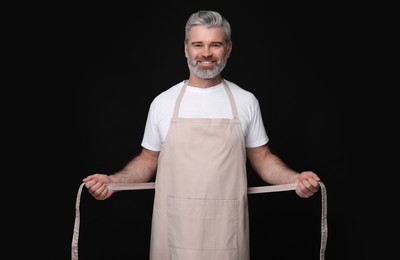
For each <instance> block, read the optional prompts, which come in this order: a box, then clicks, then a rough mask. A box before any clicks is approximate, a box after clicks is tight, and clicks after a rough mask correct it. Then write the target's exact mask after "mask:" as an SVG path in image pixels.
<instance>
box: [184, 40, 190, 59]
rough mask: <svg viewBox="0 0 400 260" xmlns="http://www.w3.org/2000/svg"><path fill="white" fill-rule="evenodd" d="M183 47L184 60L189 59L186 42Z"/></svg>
mask: <svg viewBox="0 0 400 260" xmlns="http://www.w3.org/2000/svg"><path fill="white" fill-rule="evenodd" d="M183 46H184V52H185V57H186V58H189V55H188V51H187V44H186V42H185V44H184V45H183Z"/></svg>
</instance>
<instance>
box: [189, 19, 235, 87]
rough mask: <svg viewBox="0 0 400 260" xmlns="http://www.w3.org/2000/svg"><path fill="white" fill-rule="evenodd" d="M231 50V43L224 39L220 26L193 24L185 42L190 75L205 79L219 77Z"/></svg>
mask: <svg viewBox="0 0 400 260" xmlns="http://www.w3.org/2000/svg"><path fill="white" fill-rule="evenodd" d="M231 50H232V43H231V42H229V43H227V42H226V41H225V32H224V30H223V28H222V27H214V28H208V27H206V26H202V25H197V26H193V27H192V28H191V29H190V33H189V37H188V40H187V42H186V43H185V56H186V58H187V62H188V66H189V70H190V77H191V78H193V77H197V78H199V79H206V80H209V79H214V78H219V77H220V73H221V72H222V70H223V69H224V68H225V65H226V62H227V60H228V57H229V55H230V53H231Z"/></svg>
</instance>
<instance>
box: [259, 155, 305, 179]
mask: <svg viewBox="0 0 400 260" xmlns="http://www.w3.org/2000/svg"><path fill="white" fill-rule="evenodd" d="M253 168H254V170H255V171H256V172H257V174H258V175H259V176H260V177H261V178H262V179H263V180H264V181H265V182H267V183H269V184H273V185H277V184H287V183H294V182H296V180H297V177H298V172H296V171H294V170H293V169H291V168H289V167H288V166H287V165H286V164H285V163H284V162H283V161H282V160H281V159H280V158H279V157H277V156H276V155H274V154H268V156H267V157H266V158H265V160H262V162H261V163H260V164H259V165H256V166H255V167H253Z"/></svg>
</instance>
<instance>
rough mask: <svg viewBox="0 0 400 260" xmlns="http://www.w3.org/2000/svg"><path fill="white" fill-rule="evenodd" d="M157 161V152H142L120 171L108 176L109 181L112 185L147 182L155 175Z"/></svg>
mask: <svg viewBox="0 0 400 260" xmlns="http://www.w3.org/2000/svg"><path fill="white" fill-rule="evenodd" d="M157 160H158V152H151V151H148V150H143V151H142V152H141V153H140V154H139V155H138V156H136V157H135V158H133V159H132V160H131V161H130V162H129V163H128V164H127V165H126V166H125V167H124V168H123V169H122V170H120V171H118V172H116V173H114V174H112V175H110V176H109V177H110V180H111V182H114V183H118V182H119V183H130V182H148V181H150V180H151V179H152V178H153V176H154V175H155V173H156V170H157Z"/></svg>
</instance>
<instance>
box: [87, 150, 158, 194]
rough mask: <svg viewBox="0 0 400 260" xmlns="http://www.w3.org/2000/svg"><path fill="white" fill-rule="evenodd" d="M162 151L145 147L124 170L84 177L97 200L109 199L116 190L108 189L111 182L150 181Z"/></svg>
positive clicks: (90, 191)
mask: <svg viewBox="0 0 400 260" xmlns="http://www.w3.org/2000/svg"><path fill="white" fill-rule="evenodd" d="M159 154H160V152H154V151H151V150H148V149H145V148H143V149H142V151H141V153H140V154H139V155H138V156H136V157H134V158H133V159H132V160H131V161H130V162H129V163H128V164H127V165H126V166H125V167H124V168H123V169H122V170H120V171H118V172H116V173H114V174H112V175H106V174H99V173H96V174H92V175H89V176H87V177H86V178H84V179H83V182H84V183H85V186H86V188H87V189H88V191H89V193H90V194H91V195H92V196H93V197H95V198H96V199H97V200H105V199H108V198H109V197H110V196H111V195H112V194H113V193H114V192H115V191H113V190H110V189H108V187H107V185H108V183H110V182H123V183H128V182H148V181H150V180H151V178H152V177H153V176H154V175H155V173H156V170H157V164H158V156H159Z"/></svg>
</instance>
